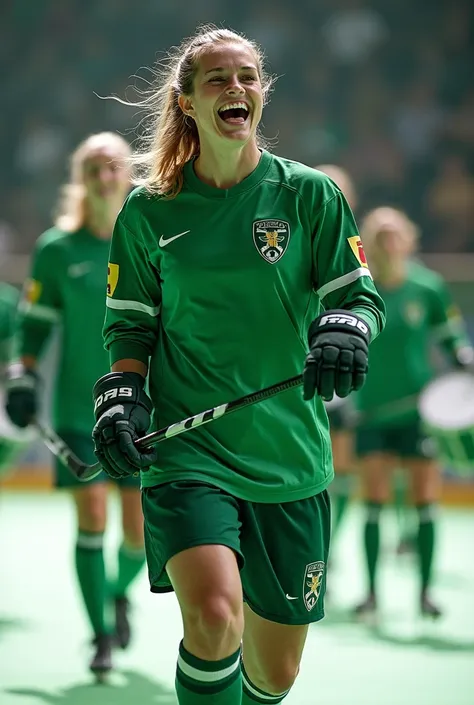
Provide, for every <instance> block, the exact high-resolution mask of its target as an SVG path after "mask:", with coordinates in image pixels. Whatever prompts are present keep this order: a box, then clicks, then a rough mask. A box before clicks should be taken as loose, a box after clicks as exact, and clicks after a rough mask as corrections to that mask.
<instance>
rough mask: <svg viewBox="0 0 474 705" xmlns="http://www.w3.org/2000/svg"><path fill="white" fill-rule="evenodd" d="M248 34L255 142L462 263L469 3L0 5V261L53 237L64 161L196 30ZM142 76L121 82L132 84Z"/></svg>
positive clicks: (472, 195) (471, 98) (220, 0)
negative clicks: (344, 175) (261, 54)
mask: <svg viewBox="0 0 474 705" xmlns="http://www.w3.org/2000/svg"><path fill="white" fill-rule="evenodd" d="M202 22H216V23H218V24H225V25H227V26H230V27H232V28H234V29H237V30H240V31H244V32H245V33H247V34H248V35H249V36H251V37H252V38H255V39H257V40H258V41H259V42H260V43H261V44H262V46H263V48H264V50H265V52H266V54H267V56H268V60H269V67H270V70H271V72H272V73H274V74H275V75H276V76H278V80H277V83H276V87H275V91H274V94H273V96H272V100H271V103H270V105H269V106H268V107H267V108H266V112H265V116H264V133H265V135H266V136H267V137H268V138H270V140H271V143H272V144H273V150H274V151H275V152H276V153H277V154H280V155H282V156H286V157H289V158H294V159H297V160H300V161H302V162H304V163H307V164H310V165H315V164H318V163H321V162H335V163H338V164H341V165H343V166H345V167H346V168H347V169H348V170H349V172H350V173H351V174H352V176H353V177H354V179H355V181H356V183H357V185H358V189H359V201H360V202H359V208H358V211H359V212H360V213H362V212H363V211H365V210H366V209H368V208H370V207H372V206H373V205H378V204H380V203H381V202H384V203H389V204H392V205H397V206H401V207H403V208H405V209H406V210H407V211H408V213H409V214H410V216H412V217H413V218H414V219H415V220H416V221H417V222H418V223H420V225H421V227H422V248H423V250H424V251H426V252H474V225H473V224H474V83H473V81H472V67H473V66H474V61H473V59H474V42H473V41H472V40H473V33H474V5H473V4H472V3H470V2H469V1H468V0H451V1H449V0H439V2H437V3H433V2H430V1H428V0H418V2H416V3H414V2H412V0H397V2H391V0H372V1H370V0H298V2H296V3H293V2H290V1H289V0H259V2H258V3H253V2H251V1H250V0H241V2H239V3H230V2H228V0H199V2H186V3H180V2H178V1H177V0H135V1H134V2H133V3H130V2H129V0H68V2H63V1H62V0H41V2H32V1H31V0H6V1H5V2H4V3H2V8H1V10H0V67H1V68H2V75H3V90H2V98H3V100H2V103H3V107H2V111H1V112H0V146H1V152H2V155H3V156H2V161H1V165H0V182H1V188H0V252H1V250H2V247H3V249H9V250H11V251H13V252H19V253H23V252H28V251H29V250H30V249H31V246H32V243H33V242H34V241H35V239H36V237H37V236H38V234H39V233H40V232H41V231H42V230H44V229H45V228H46V227H48V226H49V224H50V219H51V208H52V205H53V204H54V201H55V198H56V195H57V190H58V186H59V184H61V183H62V182H63V181H64V179H65V175H66V167H67V163H66V159H67V156H68V154H69V152H70V151H71V149H72V148H73V147H74V146H75V145H76V144H77V142H78V141H80V140H81V139H82V138H83V137H84V136H85V135H87V134H88V133H91V132H94V131H98V130H103V129H115V130H118V131H120V132H121V133H122V134H124V135H125V136H126V137H128V138H129V139H130V140H133V136H134V135H133V128H134V127H135V125H136V123H137V121H138V119H139V116H137V114H136V111H135V110H134V109H133V108H127V107H125V106H123V105H120V104H119V103H117V102H115V101H112V100H103V99H101V98H100V97H99V96H110V95H118V96H121V97H125V96H127V97H128V98H131V99H133V98H134V97H136V95H135V94H134V91H133V90H132V89H131V86H133V85H138V86H139V87H141V88H143V87H145V86H146V81H147V80H148V79H150V74H149V73H148V72H147V70H146V68H145V67H148V66H152V65H153V64H154V62H155V61H156V60H157V59H159V58H160V56H163V54H162V52H164V51H165V50H166V49H167V48H168V47H169V46H171V45H174V44H178V43H179V42H180V40H181V38H182V37H184V36H186V35H188V34H190V33H192V31H193V30H194V28H195V27H196V25H197V24H199V23H202ZM134 75H135V76H138V77H135V78H134V77H133V76H134Z"/></svg>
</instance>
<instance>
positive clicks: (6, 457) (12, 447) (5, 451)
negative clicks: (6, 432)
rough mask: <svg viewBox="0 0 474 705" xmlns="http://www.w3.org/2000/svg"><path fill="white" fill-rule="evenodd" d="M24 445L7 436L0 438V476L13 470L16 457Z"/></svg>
mask: <svg viewBox="0 0 474 705" xmlns="http://www.w3.org/2000/svg"><path fill="white" fill-rule="evenodd" d="M26 447H27V446H26V445H24V444H21V443H15V442H14V441H11V440H9V439H8V438H0V478H1V477H3V475H5V474H6V473H7V472H10V470H13V468H14V466H15V463H16V461H17V459H18V458H19V457H20V455H21V454H22V453H23V451H24V450H25V449H26Z"/></svg>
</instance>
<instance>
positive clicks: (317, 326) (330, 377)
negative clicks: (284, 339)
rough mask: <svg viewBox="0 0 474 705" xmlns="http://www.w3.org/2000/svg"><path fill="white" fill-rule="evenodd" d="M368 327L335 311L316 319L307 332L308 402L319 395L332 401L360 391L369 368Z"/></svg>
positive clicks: (305, 387) (346, 313)
mask: <svg viewBox="0 0 474 705" xmlns="http://www.w3.org/2000/svg"><path fill="white" fill-rule="evenodd" d="M369 341H370V330H369V326H368V325H367V323H366V322H365V321H363V320H362V319H361V318H359V316H356V314H354V313H351V312H350V311H342V310H339V309H334V310H333V311H326V313H322V314H321V315H320V316H318V317H317V318H315V320H314V321H313V322H312V323H311V325H310V327H309V331H308V342H309V353H308V355H307V357H306V362H305V366H304V371H303V396H304V398H305V400H306V401H307V400H309V399H312V398H313V396H314V394H315V393H316V394H319V395H320V396H321V397H322V398H323V399H324V400H325V401H331V399H332V398H333V396H334V394H337V396H338V397H347V395H348V394H350V392H352V391H356V390H358V389H361V387H362V385H363V384H364V382H365V378H366V375H367V370H368V367H369V364H368V356H369Z"/></svg>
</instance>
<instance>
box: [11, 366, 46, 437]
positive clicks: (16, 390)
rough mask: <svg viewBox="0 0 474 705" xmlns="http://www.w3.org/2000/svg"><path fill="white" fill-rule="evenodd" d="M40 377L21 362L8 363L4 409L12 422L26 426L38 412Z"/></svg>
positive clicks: (19, 425)
mask: <svg viewBox="0 0 474 705" xmlns="http://www.w3.org/2000/svg"><path fill="white" fill-rule="evenodd" d="M39 386H40V378H39V376H38V374H37V373H36V372H35V371H34V370H32V369H28V368H26V367H24V366H23V365H22V364H21V363H15V364H13V365H10V367H8V369H7V378H6V382H5V392H6V403H5V409H6V411H7V414H8V416H9V418H10V420H11V422H12V423H13V424H15V426H18V427H19V428H26V427H27V426H29V425H30V424H31V423H33V421H34V420H35V418H36V415H37V413H38V406H39V403H38V397H39Z"/></svg>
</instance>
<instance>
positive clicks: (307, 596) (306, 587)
mask: <svg viewBox="0 0 474 705" xmlns="http://www.w3.org/2000/svg"><path fill="white" fill-rule="evenodd" d="M324 565H325V564H324V561H316V562H315V563H309V564H308V565H307V566H306V570H305V573H304V580H303V600H304V605H305V607H306V609H307V610H308V612H311V610H312V609H313V608H314V606H315V605H316V603H317V601H318V599H319V595H320V593H321V587H322V584H323V575H324Z"/></svg>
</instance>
